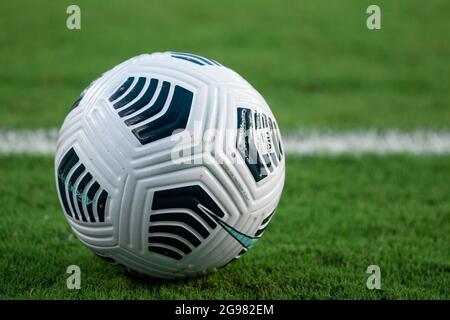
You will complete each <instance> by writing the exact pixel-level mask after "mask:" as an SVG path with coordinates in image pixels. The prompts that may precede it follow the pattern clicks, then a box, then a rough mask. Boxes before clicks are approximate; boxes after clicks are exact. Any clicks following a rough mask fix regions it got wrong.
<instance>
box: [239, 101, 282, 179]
mask: <svg viewBox="0 0 450 320" xmlns="http://www.w3.org/2000/svg"><path fill="white" fill-rule="evenodd" d="M237 126H238V133H237V136H236V148H237V149H238V150H239V153H240V154H241V156H242V158H243V159H244V161H245V164H246V165H247V167H248V169H249V170H250V172H251V173H252V175H253V178H255V181H256V182H258V181H261V180H262V179H264V178H265V177H267V176H268V175H269V174H270V173H271V172H273V171H274V170H275V168H276V167H277V166H278V164H279V162H280V161H281V157H282V155H283V150H282V148H281V142H280V135H279V132H278V129H277V126H276V124H275V121H273V120H272V119H271V118H270V117H269V116H267V115H265V114H263V113H262V112H258V111H255V110H252V109H250V108H243V107H238V108H237Z"/></svg>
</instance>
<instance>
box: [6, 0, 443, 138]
mask: <svg viewBox="0 0 450 320" xmlns="http://www.w3.org/2000/svg"><path fill="white" fill-rule="evenodd" d="M72 3H73V2H72V1H66V0H64V1H58V2H55V1H50V0H40V1H39V5H38V6H36V1H33V0H26V1H13V0H4V1H2V5H1V10H0V28H1V30H2V32H1V33H0V47H1V48H2V49H3V50H0V61H2V68H0V127H8V128H17V127H34V128H36V127H53V126H57V127H58V126H60V125H61V123H62V120H63V119H64V117H65V115H66V114H67V112H68V110H69V107H70V105H71V104H72V102H73V101H74V100H75V99H76V98H77V97H78V94H79V93H80V92H81V91H82V89H83V88H84V87H85V86H86V85H87V84H89V83H90V82H91V81H92V80H93V79H95V78H96V77H97V76H98V75H100V74H101V73H102V72H104V71H105V70H107V69H109V68H111V67H112V66H114V65H116V64H117V63H119V62H121V61H123V60H124V59H126V58H129V57H131V56H134V55H136V54H140V53H144V52H153V51H164V50H183V51H192V52H195V53H198V54H201V55H205V56H208V57H212V58H214V59H217V60H219V61H221V62H222V63H224V64H225V65H227V66H230V67H232V68H233V69H235V70H236V71H238V72H240V73H241V74H242V75H243V76H244V77H246V78H247V79H248V80H249V81H250V82H251V83H252V84H254V86H255V87H256V88H257V89H258V90H260V92H261V93H262V94H263V95H264V96H265V98H266V99H267V101H268V102H269V104H270V105H271V107H272V108H273V110H274V112H275V114H276V116H277V118H278V121H279V124H280V127H281V128H298V127H299V126H301V127H303V128H326V129H330V128H331V129H353V128H380V129H386V128H388V129H389V128H400V129H405V130H406V129H414V128H445V129H448V128H449V127H450V91H449V90H448V88H449V86H450V77H449V74H450V60H449V59H448V57H449V56H450V42H449V41H447V40H446V30H448V27H449V20H448V12H450V2H449V1H447V0H433V1H428V2H426V3H424V2H423V1H420V0H414V1H413V0H399V1H387V0H380V1H377V2H376V3H377V4H379V5H380V6H381V8H382V30H380V31H369V30H368V29H367V28H366V25H365V21H366V18H367V14H366V13H365V11H366V8H367V6H368V5H369V4H372V3H373V1H369V0H363V1H354V0H344V1H336V2H330V1H325V0H322V1H289V2H286V3H283V4H280V3H279V1H269V0H252V1H237V2H233V1H200V0H192V1H184V0H177V1H162V0H159V1H136V0H133V1H122V0H115V1H98V2H94V1H87V0H78V1H76V3H77V4H78V5H79V6H80V7H81V12H82V22H81V23H82V29H81V30H80V31H69V30H67V29H66V27H65V21H66V18H67V15H66V8H67V6H68V5H69V4H72Z"/></svg>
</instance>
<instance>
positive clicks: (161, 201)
mask: <svg viewBox="0 0 450 320" xmlns="http://www.w3.org/2000/svg"><path fill="white" fill-rule="evenodd" d="M284 171H285V161H284V154H283V146H282V142H281V137H280V133H279V129H278V126H277V123H276V121H275V118H274V116H273V114H272V112H271V110H270V108H269V106H268V105H267V103H266V102H265V100H264V99H263V98H262V96H261V95H260V94H259V93H258V92H257V91H256V90H255V89H254V88H253V87H252V86H251V85H250V84H249V83H248V82H247V81H245V80H244V79H243V78H242V77H241V76H240V75H238V74H237V73H236V72H234V71H232V70H231V69H229V68H227V67H225V66H223V65H221V64H220V63H218V62H216V61H214V60H211V59H207V58H204V57H201V56H198V55H194V54H190V53H182V52H163V53H153V54H143V55H139V56H137V57H134V58H131V59H129V60H127V61H125V62H123V63H121V64H119V65H118V66H116V67H114V68H113V69H111V70H109V71H107V72H106V73H104V74H103V75H102V76H101V77H100V78H98V79H97V80H95V81H94V82H93V83H91V85H90V86H89V87H88V88H87V89H86V90H84V91H83V93H82V94H81V96H80V97H79V98H78V100H77V101H76V102H75V104H74V105H73V107H72V109H71V111H70V113H69V114H68V115H67V117H66V119H65V121H64V124H63V126H62V128H61V130H60V133H59V139H58V144H57V150H56V156H55V173H56V175H55V180H56V185H57V190H58V196H59V200H60V202H61V206H62V208H63V210H64V212H65V216H66V218H67V220H68V221H69V223H70V226H71V228H72V230H73V232H74V233H75V235H76V236H77V238H78V239H79V240H80V241H81V242H82V243H84V244H85V245H86V246H88V247H89V248H90V249H91V250H93V251H94V253H95V254H97V255H98V256H100V257H102V258H104V259H105V260H107V261H109V262H112V263H114V264H117V265H120V266H122V267H124V268H125V269H126V270H128V271H131V272H136V273H138V274H145V275H150V276H154V277H160V278H184V277H188V276H196V275H201V274H205V273H208V272H211V271H215V270H217V268H219V267H222V266H224V265H226V264H227V263H228V262H230V261H232V260H233V259H236V258H239V257H240V256H241V255H242V254H243V253H245V252H246V251H247V250H248V249H250V248H251V247H252V246H253V245H254V244H255V242H256V241H257V240H258V239H259V238H260V237H261V235H262V234H263V233H264V230H265V229H266V227H267V225H268V223H269V222H270V220H271V218H272V216H273V214H274V212H275V209H276V207H277V205H278V202H279V199H280V196H281V192H282V189H283V185H284V175H285V173H284Z"/></svg>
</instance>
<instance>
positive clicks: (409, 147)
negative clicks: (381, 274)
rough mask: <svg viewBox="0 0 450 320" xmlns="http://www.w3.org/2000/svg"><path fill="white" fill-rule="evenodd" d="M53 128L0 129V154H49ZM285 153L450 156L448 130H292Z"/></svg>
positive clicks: (286, 138)
mask: <svg viewBox="0 0 450 320" xmlns="http://www.w3.org/2000/svg"><path fill="white" fill-rule="evenodd" d="M57 137H58V130H57V129H37V130H28V129H22V130H7V129H2V130H0V154H29V155H52V154H53V153H54V151H55V146H56V140H57ZM283 143H284V148H285V150H286V153H288V154H293V155H300V156H306V155H339V154H353V155H358V154H366V153H369V154H417V155H420V154H425V155H426V154H450V132H449V131H421V130H419V131H410V132H401V131H397V130H388V131H384V132H378V131H370V130H369V131H350V132H324V131H295V132H289V133H287V134H285V135H283Z"/></svg>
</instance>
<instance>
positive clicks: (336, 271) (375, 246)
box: [0, 156, 450, 299]
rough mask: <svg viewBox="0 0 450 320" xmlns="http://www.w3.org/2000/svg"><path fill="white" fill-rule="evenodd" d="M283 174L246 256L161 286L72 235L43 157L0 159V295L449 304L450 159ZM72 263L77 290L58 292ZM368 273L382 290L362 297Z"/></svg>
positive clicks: (351, 162)
mask: <svg viewBox="0 0 450 320" xmlns="http://www.w3.org/2000/svg"><path fill="white" fill-rule="evenodd" d="M380 163H381V165H380ZM36 168H39V169H38V170H37V169H36ZM287 168H288V169H287V175H288V177H289V179H288V180H287V182H286V187H285V193H284V197H283V199H282V201H281V204H280V208H279V210H278V213H277V215H276V218H274V219H273V222H272V224H271V225H270V227H269V229H268V231H267V233H266V234H265V235H264V237H263V238H262V239H261V240H260V242H259V243H258V244H257V245H256V246H255V247H254V248H253V249H252V250H251V251H250V252H248V253H247V254H246V255H244V256H243V257H242V258H241V259H240V260H238V261H236V262H234V263H232V264H230V265H228V266H227V267H225V268H224V269H221V270H219V272H217V273H215V274H212V275H210V276H208V277H203V278H198V279H193V280H186V281H181V282H180V281H176V282H170V281H169V282H168V281H156V280H146V281H142V279H140V278H132V277H129V276H126V275H124V274H123V273H122V272H120V271H119V270H118V269H116V268H115V267H113V266H110V265H108V264H105V263H104V262H103V261H101V260H100V259H98V258H96V257H94V255H93V254H92V253H91V252H90V251H89V250H88V249H86V248H85V247H84V246H82V245H81V244H80V243H79V242H78V241H77V240H75V239H73V237H71V236H70V235H71V231H70V228H69V226H68V224H67V222H66V220H65V217H64V215H63V214H62V213H61V209H60V205H59V203H58V200H57V198H56V197H55V194H56V190H55V187H54V181H53V176H52V173H53V161H52V159H49V158H37V157H36V158H23V157H18V158H15V157H3V158H0V194H1V198H0V200H1V203H2V207H3V209H2V223H1V224H0V255H1V257H2V258H1V260H0V279H2V282H3V285H2V286H1V287H0V297H1V298H26V299H27V298H83V299H86V298H116V299H122V298H128V299H134V298H139V299H155V298H159V299H167V298H180V299H191V298H200V299H211V298H221V299H241V298H246V299H259V298H264V299H270V298H275V299H280V298H283V299H300V298H301V299H305V298H308V299H310V298H321V299H322V298H325V299H326V298H347V299H348V298H364V299H366V298H367V299H377V298H383V299H392V298H395V299H400V298H401V299H411V298H414V299H417V298H430V299H449V298H450V295H449V291H448V290H449V289H448V288H449V287H450V277H449V273H450V250H449V234H450V226H449V223H448V222H449V221H450V201H449V199H448V195H449V193H450V184H449V183H448V182H449V180H450V158H449V157H439V158H433V157H431V158H430V157H420V158H413V157H404V156H398V157H389V158H379V157H375V156H367V157H363V158H360V159H355V158H346V157H342V158H319V159H317V158H303V159H296V158H289V159H288V162H287ZM349 181H351V183H349ZM12 186H13V187H12ZM23 190H26V192H23ZM31 208H32V209H31ZM69 239H71V240H69ZM70 264H77V265H79V266H80V268H81V270H82V289H81V290H79V291H77V290H75V291H71V290H68V289H67V288H66V278H67V276H68V275H67V274H66V273H65V270H66V268H67V266H68V265H70ZM371 264H377V265H379V266H380V268H381V271H382V290H380V291H376V290H375V291H370V290H367V288H366V280H367V277H368V275H367V274H366V273H365V271H366V268H367V267H368V266H369V265H371Z"/></svg>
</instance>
